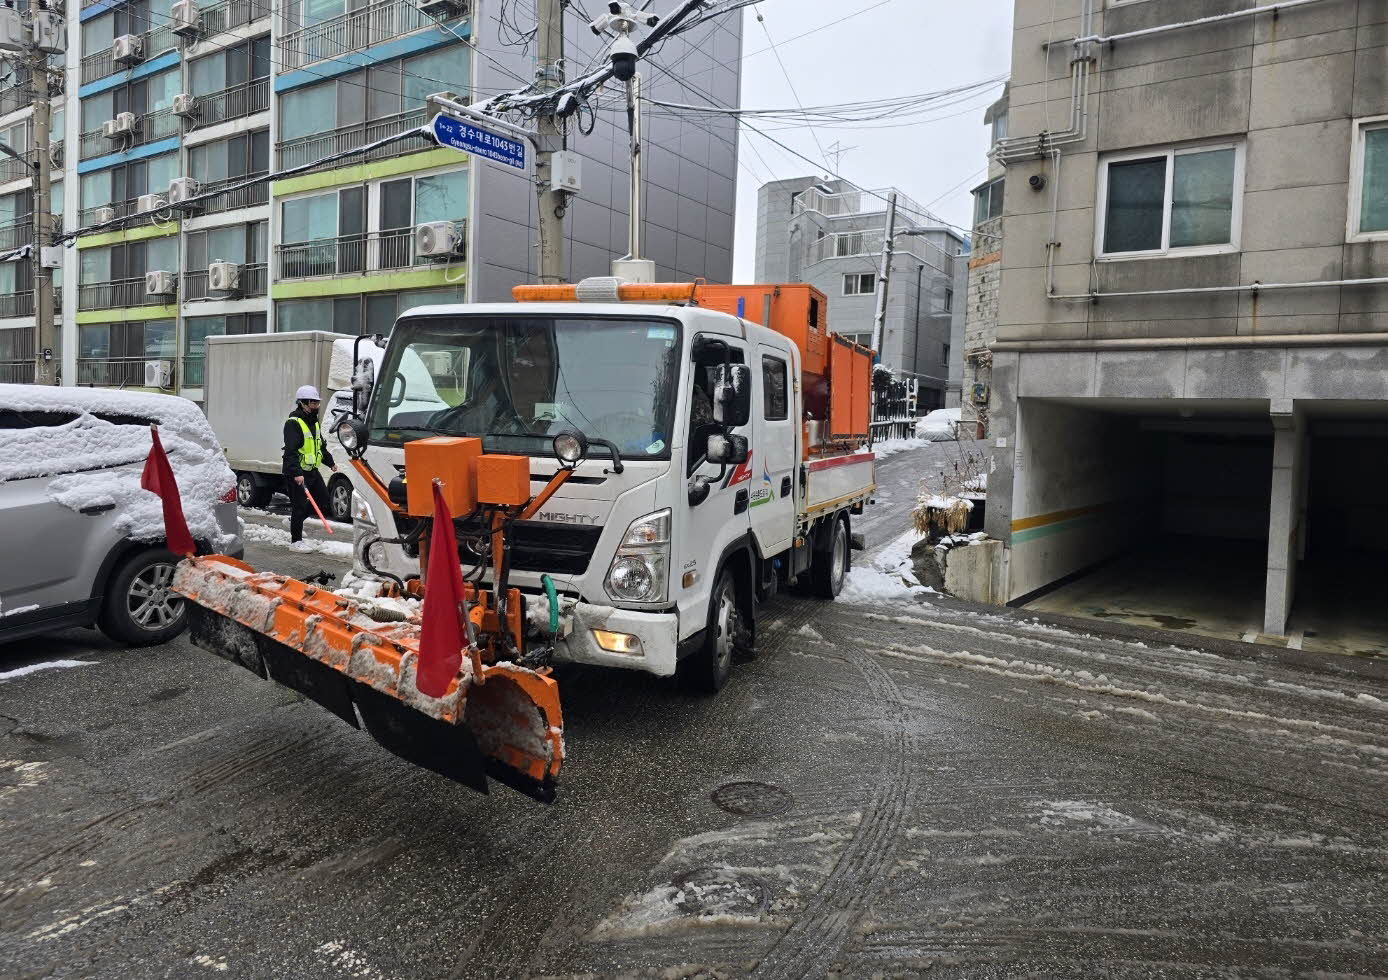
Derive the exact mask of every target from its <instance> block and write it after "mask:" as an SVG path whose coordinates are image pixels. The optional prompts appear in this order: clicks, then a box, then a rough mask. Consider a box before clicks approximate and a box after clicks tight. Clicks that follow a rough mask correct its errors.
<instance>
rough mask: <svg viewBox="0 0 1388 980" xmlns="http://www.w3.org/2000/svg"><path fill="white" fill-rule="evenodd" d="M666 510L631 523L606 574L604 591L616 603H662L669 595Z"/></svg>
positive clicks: (668, 537)
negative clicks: (605, 589) (605, 588)
mask: <svg viewBox="0 0 1388 980" xmlns="http://www.w3.org/2000/svg"><path fill="white" fill-rule="evenodd" d="M669 566H670V511H669V509H668V508H667V509H666V510H662V511H657V512H656V513H654V514H648V515H646V516H645V517H642V518H638V519H637V520H634V521H632V522H631V526H630V527H628V528H627V533H626V535H625V536H624V537H623V538H622V544H621V546H620V547H619V548H618V549H617V554H616V556H615V557H614V558H613V559H612V567H611V569H609V570H608V573H607V592H608V594H609V595H610V596H612V598H614V599H616V600H618V601H619V602H664V601H665V597H666V596H667V595H668V594H669V584H670V575H669Z"/></svg>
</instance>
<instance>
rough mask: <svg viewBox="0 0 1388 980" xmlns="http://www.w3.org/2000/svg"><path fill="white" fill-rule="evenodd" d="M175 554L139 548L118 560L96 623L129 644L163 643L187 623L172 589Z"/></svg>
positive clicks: (182, 602)
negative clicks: (135, 552) (129, 556)
mask: <svg viewBox="0 0 1388 980" xmlns="http://www.w3.org/2000/svg"><path fill="white" fill-rule="evenodd" d="M178 560H179V559H178V556H176V555H175V554H174V553H173V552H171V551H166V550H164V549H163V548H154V549H150V550H149V551H141V552H138V553H137V554H135V555H134V556H132V557H131V558H128V559H126V560H125V561H124V562H122V563H121V564H120V565H119V566H118V567H117V568H116V570H115V572H114V573H113V574H112V575H111V578H110V579H109V580H108V581H107V583H106V596H105V598H104V599H103V600H102V603H101V614H100V616H99V617H98V618H97V625H98V626H100V627H101V632H103V633H105V634H106V635H107V636H109V637H110V638H111V639H113V640H116V641H117V642H120V643H125V644H128V645H130V646H137V647H144V646H157V645H158V644H160V643H167V642H168V641H169V640H172V639H173V638H174V637H175V636H177V635H178V634H179V633H182V632H183V630H184V628H185V627H186V626H187V625H188V609H187V605H186V600H184V599H183V597H182V596H180V595H178V594H177V593H175V592H174V591H173V589H172V585H173V572H174V565H175V564H177V562H178Z"/></svg>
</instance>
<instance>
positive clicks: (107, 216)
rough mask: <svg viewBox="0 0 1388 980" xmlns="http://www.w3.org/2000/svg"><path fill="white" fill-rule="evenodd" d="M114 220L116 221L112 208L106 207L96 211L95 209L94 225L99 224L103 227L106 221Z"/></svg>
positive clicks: (114, 211)
mask: <svg viewBox="0 0 1388 980" xmlns="http://www.w3.org/2000/svg"><path fill="white" fill-rule="evenodd" d="M115 220H116V209H115V208H113V207H111V206H110V205H107V206H106V207H102V208H97V209H96V223H97V224H99V225H104V224H106V223H107V222H108V221H115Z"/></svg>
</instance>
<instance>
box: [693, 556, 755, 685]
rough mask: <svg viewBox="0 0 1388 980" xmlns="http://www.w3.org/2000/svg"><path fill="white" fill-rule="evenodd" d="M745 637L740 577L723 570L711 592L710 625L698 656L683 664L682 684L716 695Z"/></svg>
mask: <svg viewBox="0 0 1388 980" xmlns="http://www.w3.org/2000/svg"><path fill="white" fill-rule="evenodd" d="M741 635H742V611H741V605H740V603H739V602H738V595H737V576H736V575H734V574H733V571H732V569H730V568H728V567H726V566H725V567H724V568H723V570H722V571H721V572H719V573H718V581H716V582H715V583H714V584H713V591H711V592H710V593H709V600H708V625H707V626H706V627H705V628H704V642H703V645H702V646H701V647H700V648H699V650H698V652H697V653H693V654H691V655H689V656H688V657H686V658H685V659H684V660H682V661H680V665H679V675H680V683H681V684H682V685H683V686H684V687H685V689H687V690H690V691H694V692H697V693H699V694H717V693H718V692H719V691H720V690H722V688H723V685H724V684H726V683H728V677H729V675H730V674H731V673H732V669H733V654H734V652H735V650H736V648H737V646H738V641H739V639H740V637H741Z"/></svg>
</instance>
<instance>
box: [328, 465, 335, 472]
mask: <svg viewBox="0 0 1388 980" xmlns="http://www.w3.org/2000/svg"><path fill="white" fill-rule="evenodd" d="M329 469H331V470H332V471H333V472H334V473H336V472H337V467H336V466H331V467H329Z"/></svg>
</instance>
